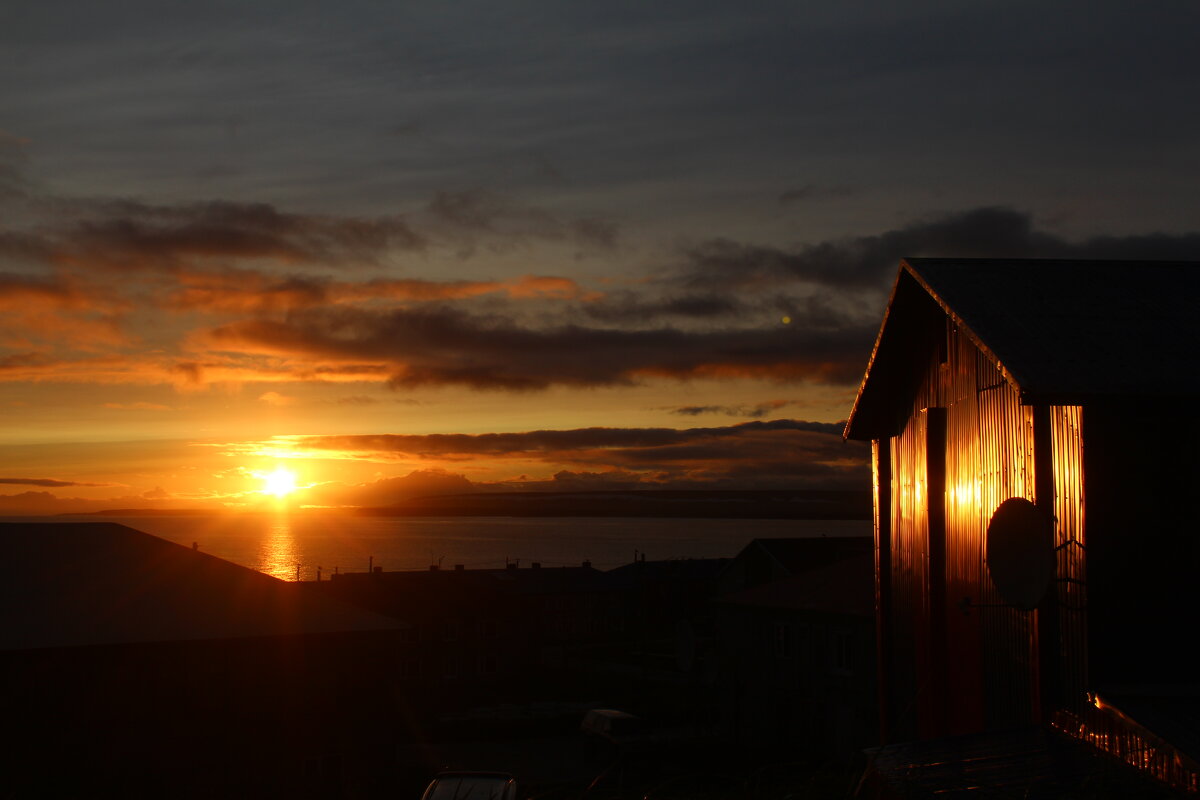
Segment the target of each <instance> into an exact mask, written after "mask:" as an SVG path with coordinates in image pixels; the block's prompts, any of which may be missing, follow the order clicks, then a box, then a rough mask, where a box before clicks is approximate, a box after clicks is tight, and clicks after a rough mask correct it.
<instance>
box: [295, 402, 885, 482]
mask: <svg viewBox="0 0 1200 800" xmlns="http://www.w3.org/2000/svg"><path fill="white" fill-rule="evenodd" d="M841 434H842V425H841V424H837V423H825V422H804V421H800V420H787V419H779V420H772V421H770V422H746V423H742V424H740V425H731V426H726V427H716V428H689V429H683V430H680V429H674V428H579V429H575V430H540V431H527V432H523V433H489V434H425V435H404V434H379V435H347V436H312V437H300V438H297V439H296V440H295V442H294V443H295V445H296V446H298V447H303V448H311V449H316V450H332V451H340V452H342V453H343V454H345V455H346V456H352V457H367V458H382V459H393V458H396V459H399V458H420V459H428V460H443V461H446V460H448V461H455V460H471V459H482V458H498V459H508V460H521V461H529V460H533V461H539V462H542V463H545V464H549V465H572V466H574V467H577V468H579V467H582V468H583V472H582V473H579V472H577V471H567V472H565V473H562V474H564V475H572V476H575V477H576V478H577V477H578V476H579V475H581V474H583V475H586V474H588V473H591V474H592V475H593V476H595V475H600V476H603V477H601V478H596V477H590V478H581V479H580V480H582V481H583V482H584V483H587V484H589V485H596V484H597V483H598V482H609V481H614V482H616V483H626V484H637V483H640V484H643V485H646V484H659V485H663V484H671V485H678V486H682V485H684V484H685V483H686V484H709V485H712V484H714V483H722V484H725V483H729V482H733V483H735V484H736V485H738V486H741V487H743V488H752V487H755V486H762V485H764V484H763V481H764V480H766V479H767V477H768V476H776V477H782V478H783V481H784V483H790V485H794V486H798V485H807V486H818V485H820V486H833V485H846V486H851V485H855V484H856V483H857V484H861V482H862V481H863V480H865V479H866V476H867V474H868V466H869V464H868V456H869V453H868V451H867V450H866V449H865V448H863V447H861V446H859V445H857V444H855V443H851V444H847V443H845V442H843V441H842V436H841ZM556 480H557V478H556ZM573 480H574V478H573ZM575 483H579V480H575ZM527 488H528V487H527ZM559 488H562V487H561V486H560V487H559Z"/></svg>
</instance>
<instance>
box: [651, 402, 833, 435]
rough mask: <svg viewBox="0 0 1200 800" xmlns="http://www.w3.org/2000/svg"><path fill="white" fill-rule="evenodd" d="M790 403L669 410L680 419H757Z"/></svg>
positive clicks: (692, 407) (691, 407)
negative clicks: (720, 416)
mask: <svg viewBox="0 0 1200 800" xmlns="http://www.w3.org/2000/svg"><path fill="white" fill-rule="evenodd" d="M789 404H790V402H789V401H787V400H770V401H768V402H765V403H758V404H756V405H753V406H683V407H681V408H673V409H671V413H672V414H678V415H679V416H682V417H698V416H700V415H701V414H724V415H725V416H727V417H750V418H752V419H759V418H761V417H765V416H766V415H767V414H769V413H771V412H772V411H778V410H779V409H781V408H783V407H784V406H786V405H789ZM835 427H837V426H836V425H833V426H831V427H830V432H831V433H832V432H835V431H834V430H833V428H835Z"/></svg>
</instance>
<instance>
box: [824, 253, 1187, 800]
mask: <svg viewBox="0 0 1200 800" xmlns="http://www.w3.org/2000/svg"><path fill="white" fill-rule="evenodd" d="M1198 301H1200V264H1196V263H1163V262H1117V261H1088V262H1070V261H1012V260H942V259H909V260H906V261H903V262H901V265H900V270H899V275H898V277H897V279H896V284H895V287H894V289H893V291H892V295H891V300H890V302H889V305H888V308H887V311H886V314H885V316H884V321H883V325H882V329H881V330H880V333H879V337H878V339H877V341H876V344H875V349H874V352H873V353H872V356H871V361H870V364H869V367H868V369H867V373H866V377H865V378H864V380H863V383H862V386H861V388H860V390H859V394H858V398H857V400H856V402H855V406H854V410H853V413H852V414H851V417H850V420H849V422H848V424H847V427H846V436H847V437H848V438H851V439H861V440H870V441H871V442H872V448H873V463H874V479H875V508H876V517H875V530H876V542H877V550H876V558H877V573H876V574H877V606H878V608H877V612H878V620H879V669H880V678H881V680H880V700H881V702H880V705H881V711H882V714H881V724H882V734H883V739H884V741H885V742H903V741H914V740H926V741H930V740H937V739H939V738H940V737H946V736H948V735H967V734H975V735H979V734H982V733H985V732H989V731H1000V730H1005V729H1009V730H1011V729H1020V728H1022V727H1023V726H1024V727H1031V726H1039V725H1041V726H1045V728H1046V729H1049V730H1050V731H1052V732H1054V735H1060V734H1065V735H1069V736H1070V737H1074V738H1075V739H1076V740H1080V741H1086V742H1090V743H1092V744H1094V745H1095V746H1097V747H1099V748H1101V749H1102V750H1104V751H1105V752H1107V753H1109V754H1112V755H1115V756H1116V757H1117V758H1119V759H1122V760H1124V761H1127V762H1128V763H1132V764H1136V765H1137V766H1138V767H1140V768H1142V769H1144V770H1147V771H1149V772H1150V773H1152V774H1153V775H1154V776H1156V777H1158V778H1159V779H1161V780H1163V781H1166V782H1167V783H1170V784H1172V785H1174V786H1182V787H1187V788H1189V789H1190V790H1192V791H1195V790H1198V789H1200V767H1198V766H1197V761H1196V760H1195V759H1196V758H1197V757H1198V756H1200V752H1197V749H1196V748H1195V743H1197V742H1200V737H1197V727H1196V725H1195V723H1194V720H1195V719H1198V718H1200V716H1197V714H1196V712H1197V711H1200V691H1198V687H1197V682H1196V677H1195V669H1194V661H1193V660H1192V656H1191V655H1190V651H1191V642H1190V639H1191V638H1192V637H1191V636H1190V635H1189V634H1188V630H1189V629H1190V625H1191V623H1192V620H1193V619H1194V618H1195V616H1196V611H1197V610H1198V609H1197V606H1198V600H1197V594H1196V592H1195V589H1194V581H1195V576H1196V574H1197V566H1198V559H1197V553H1198V544H1197V542H1198V541H1200V540H1198V538H1197V537H1196V535H1195V529H1196V525H1195V508H1194V502H1193V501H1192V499H1191V497H1192V493H1193V492H1194V489H1195V486H1196V483H1197V478H1198V477H1200V475H1198V468H1197V464H1198V463H1200V462H1198V460H1197V455H1196V454H1197V445H1198V444H1200V435H1198V434H1200V423H1198V421H1197V418H1196V415H1195V413H1194V410H1195V403H1196V400H1197V395H1200V350H1198V347H1197V345H1198V344H1200V341H1198V339H1200V337H1198V336H1197V328H1196V322H1195V318H1196V309H1197V307H1198V306H1200V302H1198ZM939 747H942V746H941V745H939ZM988 747H989V746H988V745H986V744H984V745H980V749H979V752H989V750H988ZM994 749H995V748H994V747H993V748H992V751H991V756H992V757H995V758H998V759H1000V761H997V762H996V763H1001V762H1002V761H1003V754H997V753H996V752H994ZM946 752H947V751H946V748H945V747H942V750H941V756H939V757H944V756H945V753H946ZM915 753H916V751H913V755H912V759H913V760H912V761H911V762H909V763H907V765H906V764H905V763H904V760H903V759H901V760H900V763H899V766H898V767H897V769H909V768H911V767H912V766H913V764H915V763H916V761H918V760H919V759H920V756H918V755H917V754H915ZM964 758H965V756H964ZM934 760H935V761H936V758H935V759H934ZM947 774H948V773H947ZM946 780H948V781H951V782H953V780H954V779H951V778H947V779H946ZM964 780H966V779H964ZM1030 780H1031V781H1033V780H1034V778H1030Z"/></svg>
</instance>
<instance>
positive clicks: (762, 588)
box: [717, 552, 875, 618]
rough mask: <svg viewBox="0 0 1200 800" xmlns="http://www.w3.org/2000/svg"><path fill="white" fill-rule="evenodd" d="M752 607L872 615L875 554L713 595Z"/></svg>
mask: <svg viewBox="0 0 1200 800" xmlns="http://www.w3.org/2000/svg"><path fill="white" fill-rule="evenodd" d="M717 602H720V603H727V604H729V605H735V606H744V607H752V608H770V609H782V610H787V611H820V612H830V613H837V614H849V615H854V616H859V617H868V618H873V617H874V616H875V555H874V553H872V552H864V553H860V554H858V555H854V556H850V557H848V558H843V559H842V560H840V561H837V562H835V563H832V564H823V565H821V566H819V567H815V568H813V569H810V570H808V571H806V572H803V573H800V574H797V575H792V576H791V577H789V578H785V579H783V580H780V581H772V582H770V583H764V584H760V585H758V586H752V587H750V588H749V589H743V590H742V591H739V592H731V593H730V594H726V595H722V596H721V597H719V598H717Z"/></svg>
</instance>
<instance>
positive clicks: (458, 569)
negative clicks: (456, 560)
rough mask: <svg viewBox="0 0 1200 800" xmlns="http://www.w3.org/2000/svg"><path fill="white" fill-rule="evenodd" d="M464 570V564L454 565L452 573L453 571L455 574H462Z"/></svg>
mask: <svg viewBox="0 0 1200 800" xmlns="http://www.w3.org/2000/svg"><path fill="white" fill-rule="evenodd" d="M466 568H467V566H466V565H465V564H455V565H454V571H455V572H462V571H463V570H465V569H466Z"/></svg>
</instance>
